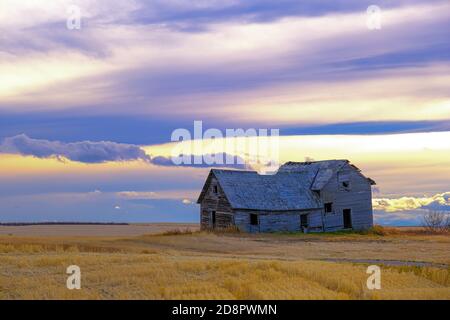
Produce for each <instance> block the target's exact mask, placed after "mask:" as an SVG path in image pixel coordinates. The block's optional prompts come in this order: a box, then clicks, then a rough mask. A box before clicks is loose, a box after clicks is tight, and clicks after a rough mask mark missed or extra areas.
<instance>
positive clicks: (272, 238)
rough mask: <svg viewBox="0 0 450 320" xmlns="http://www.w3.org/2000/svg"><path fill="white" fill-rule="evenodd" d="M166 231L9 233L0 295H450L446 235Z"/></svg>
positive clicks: (0, 247)
mask: <svg viewBox="0 0 450 320" xmlns="http://www.w3.org/2000/svg"><path fill="white" fill-rule="evenodd" d="M177 227H180V226H177ZM188 227H190V228H191V229H195V227H194V228H192V226H188ZM67 228H70V227H67ZM159 232H161V230H159V231H158V232H156V233H155V234H147V235H133V236H129V235H127V233H124V235H123V236H121V235H117V234H118V233H114V236H107V233H103V234H102V235H101V236H86V235H83V236H70V237H69V236H65V237H61V236H49V235H47V234H45V233H41V234H39V232H37V233H34V234H33V236H23V235H14V234H12V235H11V234H2V235H0V299H446V300H449V299H450V269H449V265H450V236H448V235H424V234H422V233H420V232H419V233H418V232H414V231H398V232H392V233H389V234H386V235H375V234H368V235H361V234H345V233H344V234H308V235H303V234H301V235H300V234H267V235H262V234H259V235H247V234H240V233H208V232H197V231H193V232H170V231H167V230H166V231H165V232H164V231H163V232H164V233H159ZM69 234H73V233H70V232H69ZM119 234H120V232H119ZM372 264H376V265H379V266H380V267H381V285H382V287H381V290H368V289H367V286H366V281H367V278H368V276H369V275H368V274H367V273H366V270H367V266H368V265H372ZM69 265H78V266H79V267H80V268H81V287H82V288H81V290H68V289H67V288H66V279H67V277H68V275H67V274H66V268H67V267H68V266H69Z"/></svg>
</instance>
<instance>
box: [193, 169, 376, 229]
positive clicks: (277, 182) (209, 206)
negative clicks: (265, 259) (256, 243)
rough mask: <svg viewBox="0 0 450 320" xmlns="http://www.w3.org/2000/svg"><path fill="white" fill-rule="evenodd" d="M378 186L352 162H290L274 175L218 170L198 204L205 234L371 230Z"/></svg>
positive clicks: (203, 190) (207, 183) (210, 177)
mask: <svg viewBox="0 0 450 320" xmlns="http://www.w3.org/2000/svg"><path fill="white" fill-rule="evenodd" d="M374 184H375V182H374V181H373V180H372V179H370V178H367V177H365V176H364V175H363V174H362V173H361V170H359V169H358V168H357V167H356V166H354V165H352V164H351V163H350V162H349V161H348V160H327V161H317V162H287V163H285V164H284V165H282V166H281V167H280V169H279V170H278V172H277V173H276V174H274V175H259V174H258V173H257V172H254V171H239V170H218V169H212V170H211V171H210V173H209V175H208V178H207V179H206V182H205V185H204V186H203V189H202V192H201V194H200V196H199V198H198V201H197V203H199V204H200V222H201V228H202V229H210V228H214V229H215V228H227V227H230V226H236V227H237V228H239V229H240V230H242V231H247V232H276V231H304V232H321V231H336V230H342V229H358V230H359V229H367V228H370V227H372V225H373V215H372V188H371V186H372V185H374Z"/></svg>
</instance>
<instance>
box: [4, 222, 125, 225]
mask: <svg viewBox="0 0 450 320" xmlns="http://www.w3.org/2000/svg"><path fill="white" fill-rule="evenodd" d="M72 225H95V226H99V225H101V226H111V225H115V226H127V225H129V223H125V222H119V223H116V222H7V223H1V222H0V226H72Z"/></svg>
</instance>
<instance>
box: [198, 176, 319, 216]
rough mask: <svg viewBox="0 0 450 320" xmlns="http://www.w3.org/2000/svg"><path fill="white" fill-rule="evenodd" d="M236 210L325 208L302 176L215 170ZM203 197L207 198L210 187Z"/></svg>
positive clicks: (201, 196)
mask: <svg viewBox="0 0 450 320" xmlns="http://www.w3.org/2000/svg"><path fill="white" fill-rule="evenodd" d="M211 174H212V175H214V176H215V177H216V178H217V180H218V181H219V184H220V187H221V188H222V190H223V191H224V193H225V195H226V197H227V199H228V201H229V202H230V205H231V207H232V208H234V209H252V210H268V211H285V210H306V209H316V208H321V203H320V199H319V198H318V197H317V195H315V194H314V193H313V192H312V191H311V190H310V188H309V182H308V180H307V177H306V175H305V174H304V173H302V172H279V173H277V174H275V175H259V174H258V173H257V172H254V171H237V170H217V169H213V170H211V173H210V175H211ZM208 184H209V183H208V182H207V183H206V184H205V188H204V190H203V191H202V194H201V195H200V197H199V200H198V202H200V201H201V199H202V198H203V195H204V193H205V192H206V187H207V185H208Z"/></svg>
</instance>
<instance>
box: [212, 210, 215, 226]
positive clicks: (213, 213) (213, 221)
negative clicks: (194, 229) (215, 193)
mask: <svg viewBox="0 0 450 320" xmlns="http://www.w3.org/2000/svg"><path fill="white" fill-rule="evenodd" d="M211 222H212V226H213V228H215V227H216V212H215V211H212V212H211Z"/></svg>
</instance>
